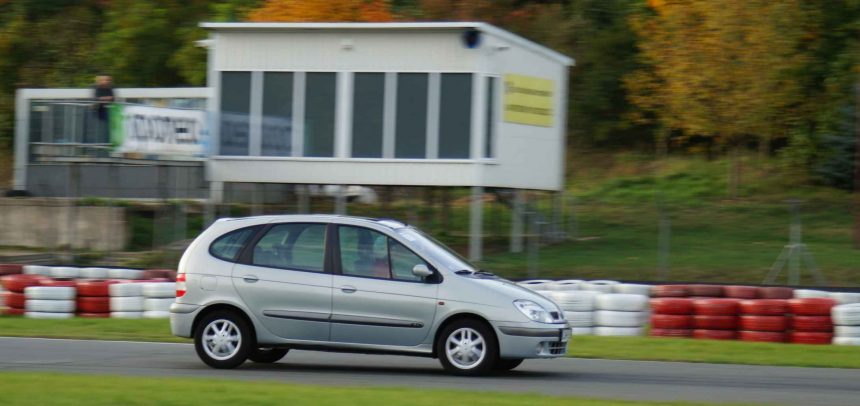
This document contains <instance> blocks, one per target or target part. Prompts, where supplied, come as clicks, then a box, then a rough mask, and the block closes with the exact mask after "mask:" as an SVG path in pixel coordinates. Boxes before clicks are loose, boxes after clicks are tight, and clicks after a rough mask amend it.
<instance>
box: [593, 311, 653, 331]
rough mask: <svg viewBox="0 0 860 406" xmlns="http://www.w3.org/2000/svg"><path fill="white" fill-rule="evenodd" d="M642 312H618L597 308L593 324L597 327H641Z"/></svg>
mask: <svg viewBox="0 0 860 406" xmlns="http://www.w3.org/2000/svg"><path fill="white" fill-rule="evenodd" d="M642 314H643V312H619V311H613V310H598V311H596V312H594V324H596V325H597V326H599V327H642V325H643V324H644V323H643V320H642V318H643V316H642Z"/></svg>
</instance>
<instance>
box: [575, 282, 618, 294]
mask: <svg viewBox="0 0 860 406" xmlns="http://www.w3.org/2000/svg"><path fill="white" fill-rule="evenodd" d="M618 284H619V282H617V281H606V280H597V281H585V282H582V285H581V286H580V288H581V289H582V290H590V291H593V292H600V293H612V289H613V286H615V285H618Z"/></svg>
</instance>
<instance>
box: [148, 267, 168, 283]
mask: <svg viewBox="0 0 860 406" xmlns="http://www.w3.org/2000/svg"><path fill="white" fill-rule="evenodd" d="M141 279H146V280H153V279H164V280H165V281H168V282H176V271H174V270H172V269H147V270H145V271H143V276H142V277H141Z"/></svg>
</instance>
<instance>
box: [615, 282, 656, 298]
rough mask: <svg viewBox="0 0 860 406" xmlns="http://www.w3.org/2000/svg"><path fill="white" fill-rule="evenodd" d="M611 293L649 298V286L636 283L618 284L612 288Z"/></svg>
mask: <svg viewBox="0 0 860 406" xmlns="http://www.w3.org/2000/svg"><path fill="white" fill-rule="evenodd" d="M612 292H614V293H627V294H631V295H642V296H648V297H650V296H651V285H641V284H638V283H619V284H617V285H613V286H612Z"/></svg>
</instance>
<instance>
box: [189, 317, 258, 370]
mask: <svg viewBox="0 0 860 406" xmlns="http://www.w3.org/2000/svg"><path fill="white" fill-rule="evenodd" d="M253 341H254V338H253V336H252V335H251V329H250V327H249V326H248V323H247V322H246V321H245V319H244V318H243V317H241V316H239V315H238V314H236V312H232V311H217V312H214V313H211V314H208V315H206V316H205V317H204V318H203V320H201V321H200V324H199V325H198V326H197V330H196V331H195V332H194V349H195V350H196V351H197V356H198V357H200V359H201V360H202V361H203V362H204V363H206V365H209V366H210V367H213V368H219V369H229V368H235V367H237V366H239V365H242V363H243V362H245V360H246V359H248V355H249V354H250V351H251V348H253V347H254V342H253Z"/></svg>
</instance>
